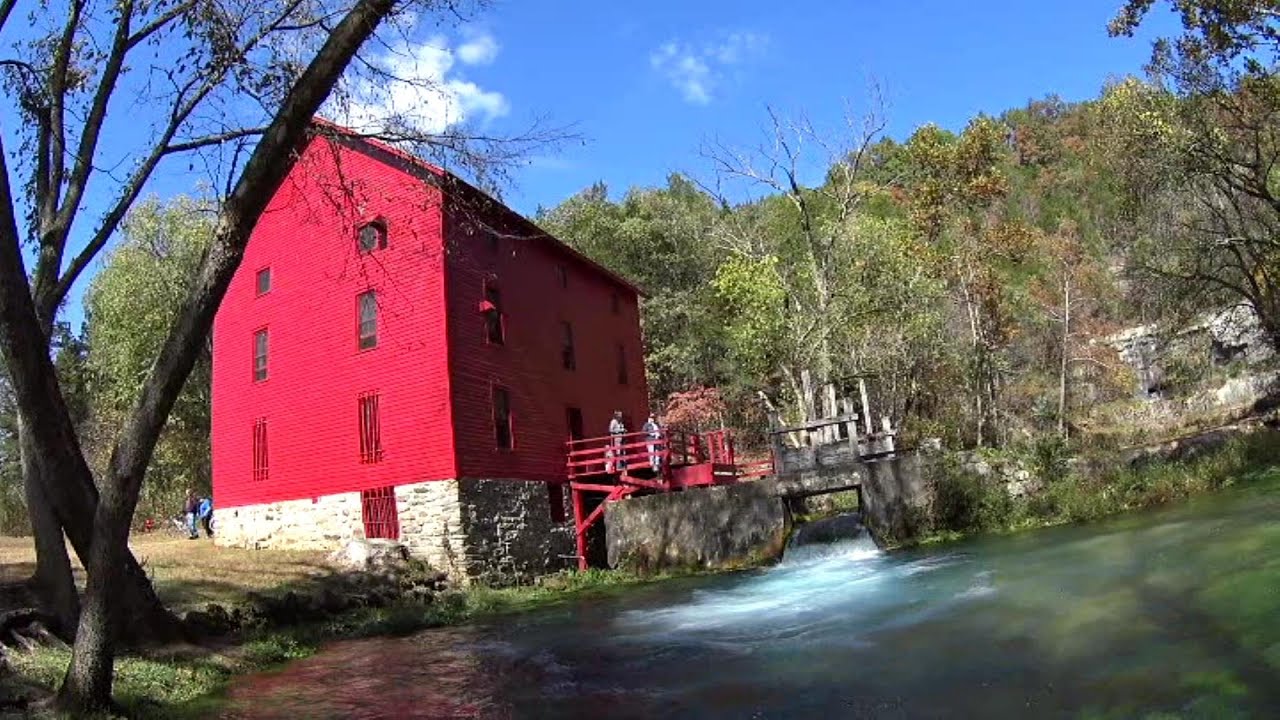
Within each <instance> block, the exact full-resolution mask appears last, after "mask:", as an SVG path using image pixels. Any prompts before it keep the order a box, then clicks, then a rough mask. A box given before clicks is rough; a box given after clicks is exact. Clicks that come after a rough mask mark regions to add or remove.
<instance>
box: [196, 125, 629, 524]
mask: <svg viewBox="0 0 1280 720" xmlns="http://www.w3.org/2000/svg"><path fill="white" fill-rule="evenodd" d="M434 172H436V171H433V170H430V169H427V168H424V167H423V166H422V165H420V164H417V163H415V162H413V161H409V160H406V159H405V158H404V157H403V156H401V155H398V154H397V153H395V152H393V151H389V150H387V149H385V148H383V147H378V146H376V145H372V144H369V143H364V142H361V141H357V140H351V139H345V140H341V141H333V140H328V139H317V140H314V141H312V142H311V143H310V144H308V146H307V147H306V148H305V149H304V150H303V152H302V155H301V157H300V159H299V160H298V162H297V164H296V166H295V167H294V169H293V170H292V171H291V172H290V174H289V176H288V178H287V179H286V181H285V183H284V185H283V186H282V187H281V188H280V190H279V191H278V192H277V193H276V195H275V197H273V198H272V200H271V202H270V204H269V206H268V208H267V211H266V213H265V214H264V215H263V217H262V218H261V220H260V221H259V223H258V225H257V227H256V228H255V230H254V233H253V237H252V239H251V240H250V242H249V245H248V248H247V250H246V252H245V258H244V262H243V263H242V264H241V270H240V271H239V272H238V273H237V274H236V277H235V278H234V279H233V280H232V283H231V286H230V288H229V289H228V292H227V296H226V299H225V300H224V302H223V305H222V308H221V309H220V310H219V312H218V316H217V319H216V321H215V323H214V371H213V473H214V497H215V503H216V504H217V505H218V506H219V507H224V508H226V507H236V506H239V505H246V504H258V503H267V502H275V501H281V500H293V499H303V498H315V497H319V496H321V495H329V494H333V493H339V492H352V491H360V492H361V493H362V499H363V504H362V509H363V510H364V513H365V519H366V521H369V523H370V524H368V527H369V528H370V529H371V530H372V532H376V533H392V532H398V530H395V531H393V530H392V529H391V528H392V527H393V525H392V523H395V518H394V502H393V501H391V500H388V497H391V496H390V495H388V493H389V492H390V490H389V489H390V488H394V487H395V486H397V485H403V484H407V483H416V482H423V481H428V480H438V479H445V478H458V477H475V478H517V479H529V480H545V481H554V482H563V481H564V479H565V471H564V448H565V445H564V442H565V440H566V439H567V438H568V436H569V434H570V426H571V424H572V425H574V426H575V427H574V432H577V433H579V434H585V435H587V436H593V435H603V434H605V432H606V430H607V426H608V422H609V418H610V416H611V415H612V413H613V411H614V410H616V409H620V410H622V411H623V412H624V413H626V414H627V419H628V423H629V424H630V426H631V428H632V429H638V426H639V424H640V423H642V422H643V421H644V416H645V412H646V402H647V392H648V388H647V386H646V383H645V377H644V368H643V365H642V354H641V338H640V319H639V308H638V299H637V296H636V291H635V290H634V289H633V288H631V287H629V286H628V285H627V284H626V283H625V282H623V281H621V280H619V279H618V278H616V277H613V276H611V275H610V274H609V273H607V272H606V271H604V270H603V269H601V268H599V267H597V266H595V265H593V264H591V263H590V262H589V261H587V260H586V259H584V258H582V257H581V256H578V255H577V254H575V253H573V252H572V251H571V250H569V249H568V248H566V247H565V246H563V245H561V244H559V243H558V242H556V241H555V240H552V239H550V238H547V237H545V236H541V237H540V236H539V235H538V231H537V230H536V228H534V227H533V226H532V225H531V224H530V223H528V222H526V221H524V220H523V219H522V218H520V217H519V216H517V215H515V213H513V212H511V211H509V210H506V209H504V208H501V207H500V206H497V205H493V206H491V207H490V208H489V209H487V210H485V211H484V212H486V213H488V214H487V215H486V217H485V223H486V224H488V225H490V226H502V227H503V228H504V229H505V230H506V231H507V232H509V233H510V235H511V237H508V236H505V235H504V236H503V237H497V236H496V235H495V234H493V233H486V232H475V231H472V230H469V228H471V227H472V226H473V225H474V223H472V222H470V220H473V219H475V218H474V216H472V215H469V214H466V213H463V212H462V211H460V210H458V209H457V208H449V209H446V208H444V207H442V201H441V197H442V194H441V191H440V190H438V189H436V188H437V187H439V186H440V183H439V182H436V181H437V180H438V179H439V178H437V177H435V176H433V177H431V182H427V181H425V180H424V177H425V176H427V175H430V174H432V173H434ZM444 179H445V180H446V181H447V177H445V178H444ZM444 187H449V188H450V189H449V190H448V192H449V193H451V194H455V195H456V196H461V195H466V197H467V204H468V205H470V204H471V203H472V201H473V200H474V199H475V197H478V192H477V191H475V190H473V189H470V188H468V187H465V186H462V187H458V186H450V185H449V184H448V182H445V184H444ZM362 228H363V229H364V233H363V234H364V237H363V238H362V237H361V234H362V232H361V231H362ZM264 270H266V271H267V274H266V275H265V276H260V275H259V273H260V272H261V271H264ZM260 283H261V284H260ZM263 289H265V292H262V291H261V290H263ZM369 293H372V294H371V295H370V294H369ZM362 298H364V299H363V300H362ZM260 330H265V331H266V332H267V336H268V342H267V348H266V349H267V358H266V365H265V369H266V375H265V378H264V379H262V380H258V381H255V380H254V376H255V372H254V364H255V350H256V347H255V344H254V334H255V333H256V332H258V331H260ZM620 361H621V362H623V363H625V367H619V364H618V363H619V362H620ZM622 376H625V378H626V381H627V382H626V383H625V384H621V383H619V378H620V377H622ZM495 389H500V390H502V391H503V392H504V394H505V398H506V402H507V408H508V410H509V413H508V414H507V416H506V423H504V424H505V426H506V427H507V428H509V429H510V440H511V442H510V445H511V447H509V448H500V447H499V445H500V444H504V442H503V440H504V439H503V437H501V434H500V433H499V431H498V428H497V427H496V426H495V421H498V422H500V421H501V420H500V419H498V418H496V417H495V407H494V398H495ZM499 409H500V408H499ZM497 415H501V413H497ZM268 427H269V428H270V447H269V450H268V446H267V428H268ZM268 452H269V455H268ZM268 465H269V468H270V471H269V474H268V471H267V469H268ZM255 478H256V479H255ZM388 502H390V503H391V504H390V505H389V506H388V505H387V503H388ZM388 507H389V508H390V510H388Z"/></svg>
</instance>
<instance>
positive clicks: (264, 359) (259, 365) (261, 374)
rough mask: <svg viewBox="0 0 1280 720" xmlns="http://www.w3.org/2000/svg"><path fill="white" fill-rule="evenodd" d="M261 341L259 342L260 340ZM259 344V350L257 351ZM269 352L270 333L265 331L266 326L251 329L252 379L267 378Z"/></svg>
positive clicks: (263, 379) (260, 380)
mask: <svg viewBox="0 0 1280 720" xmlns="http://www.w3.org/2000/svg"><path fill="white" fill-rule="evenodd" d="M260 341H261V342H260ZM259 345H261V350H262V351H261V352H259V351H258V350H259ZM270 354H271V335H270V334H269V333H268V332H267V328H258V329H257V330H254V331H253V381H254V382H263V381H265V380H266V379H267V377H268V375H269V373H268V372H267V365H268V358H269V357H270Z"/></svg>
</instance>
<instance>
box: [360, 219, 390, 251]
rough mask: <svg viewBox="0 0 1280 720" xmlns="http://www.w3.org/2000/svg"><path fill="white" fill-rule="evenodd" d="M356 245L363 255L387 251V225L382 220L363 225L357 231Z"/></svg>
mask: <svg viewBox="0 0 1280 720" xmlns="http://www.w3.org/2000/svg"><path fill="white" fill-rule="evenodd" d="M356 245H357V246H358V247H359V248H360V252H362V253H369V252H373V251H374V250H385V249H386V247H387V225H386V223H384V222H382V221H381V220H372V221H370V222H367V223H365V224H363V225H361V226H360V229H359V230H358V231H356Z"/></svg>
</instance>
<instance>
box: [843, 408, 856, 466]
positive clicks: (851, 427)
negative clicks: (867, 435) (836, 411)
mask: <svg viewBox="0 0 1280 720" xmlns="http://www.w3.org/2000/svg"><path fill="white" fill-rule="evenodd" d="M842 414H843V415H844V416H845V417H847V418H849V419H848V420H845V421H844V431H845V433H846V434H847V435H848V436H849V452H850V454H852V455H853V457H854V459H857V458H858V416H857V415H856V414H855V413H854V412H853V400H851V399H849V398H845V399H844V410H843V412H842Z"/></svg>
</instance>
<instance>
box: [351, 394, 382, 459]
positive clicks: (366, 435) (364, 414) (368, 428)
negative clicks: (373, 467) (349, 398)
mask: <svg viewBox="0 0 1280 720" xmlns="http://www.w3.org/2000/svg"><path fill="white" fill-rule="evenodd" d="M380 405H381V398H380V397H379V396H378V393H377V392H365V393H361V394H360V396H359V398H358V400H357V406H358V408H359V418H360V426H359V427H360V462H361V463H363V464H366V465H367V464H370V463H376V462H380V461H381V460H382V422H381V418H380Z"/></svg>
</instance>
